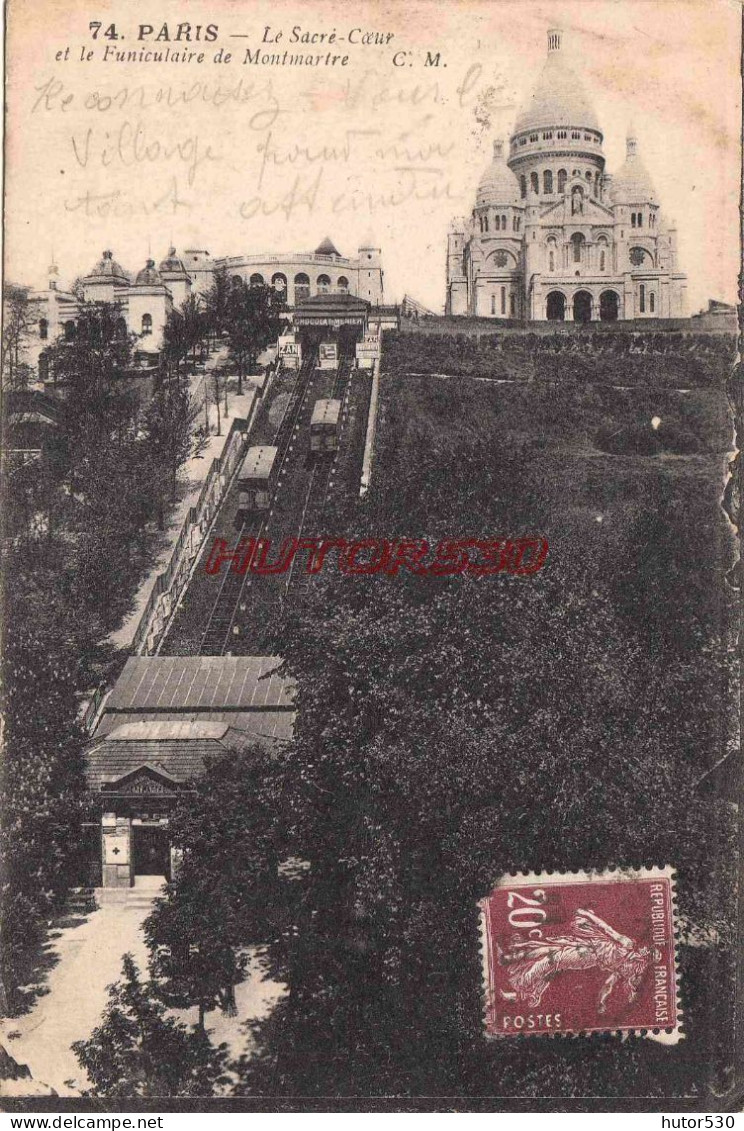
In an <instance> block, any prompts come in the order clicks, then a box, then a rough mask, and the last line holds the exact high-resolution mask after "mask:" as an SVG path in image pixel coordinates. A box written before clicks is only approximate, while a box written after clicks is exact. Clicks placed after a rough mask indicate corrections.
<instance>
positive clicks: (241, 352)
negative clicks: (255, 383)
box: [226, 281, 285, 396]
mask: <svg viewBox="0 0 744 1131" xmlns="http://www.w3.org/2000/svg"><path fill="white" fill-rule="evenodd" d="M284 309H285V304H284V299H283V297H282V296H281V295H280V294H279V293H278V292H277V291H276V290H275V289H274V288H273V287H268V286H266V285H264V284H261V285H260V286H248V285H247V284H246V283H244V282H243V281H240V282H239V283H236V285H235V286H233V287H231V289H230V294H229V297H228V300H227V311H226V330H227V339H228V345H229V350H230V357H231V360H232V361H233V362H234V363H235V365H237V368H238V396H242V394H243V378H244V377H245V375H246V373H247V372H248V371H249V370H250V369H252V368H253V366H254V365H255V362H256V358H257V357H258V355H259V354H260V353H261V351H262V350H264V349H265V348H266V346H268V345H269V344H270V343H271V342H274V341H276V339H277V338H278V337H279V334H280V333H281V331H282V328H283V326H284V324H285V321H284V319H283V318H282V312H283V311H284Z"/></svg>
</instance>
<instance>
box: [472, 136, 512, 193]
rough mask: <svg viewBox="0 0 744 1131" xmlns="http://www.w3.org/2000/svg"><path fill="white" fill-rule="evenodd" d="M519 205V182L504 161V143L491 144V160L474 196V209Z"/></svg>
mask: <svg viewBox="0 0 744 1131" xmlns="http://www.w3.org/2000/svg"><path fill="white" fill-rule="evenodd" d="M519 203H520V196H519V181H518V180H517V178H516V177H515V175H514V173H512V171H511V169H510V168H509V166H508V165H507V164H506V161H505V160H504V143H503V142H502V141H495V142H494V143H493V159H492V161H491V164H490V165H489V166H488V168H487V169H486V170H485V172H484V174H483V176H482V177H481V179H480V183H479V185H478V191H477V193H476V196H475V205H476V208H477V207H479V206H480V205H486V204H506V205H514V204H519Z"/></svg>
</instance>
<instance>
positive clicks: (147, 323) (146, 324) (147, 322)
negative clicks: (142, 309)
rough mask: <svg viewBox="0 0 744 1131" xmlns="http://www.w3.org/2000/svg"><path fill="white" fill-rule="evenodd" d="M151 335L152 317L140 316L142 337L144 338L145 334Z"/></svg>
mask: <svg viewBox="0 0 744 1131" xmlns="http://www.w3.org/2000/svg"><path fill="white" fill-rule="evenodd" d="M151 333H152V315H151V314H143V315H142V337H143V338H144V337H145V336H146V335H147V334H151Z"/></svg>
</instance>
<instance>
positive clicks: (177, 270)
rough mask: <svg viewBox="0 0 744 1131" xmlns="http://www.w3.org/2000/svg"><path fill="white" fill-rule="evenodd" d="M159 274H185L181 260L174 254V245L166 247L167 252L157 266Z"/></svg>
mask: <svg viewBox="0 0 744 1131" xmlns="http://www.w3.org/2000/svg"><path fill="white" fill-rule="evenodd" d="M158 271H160V273H161V275H186V274H187V271H186V268H185V267H184V265H183V260H182V259H179V257H178V256H177V255H176V249H175V248H174V247H170V248H168V254H167V256H166V258H165V259H164V260H163V262H162V263H161V264H160V266H159V267H158Z"/></svg>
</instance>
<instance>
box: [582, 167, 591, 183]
mask: <svg viewBox="0 0 744 1131" xmlns="http://www.w3.org/2000/svg"><path fill="white" fill-rule="evenodd" d="M584 177H585V179H586V180H587V181H591V179H592V174H591V170H590V169H587V171H586V172H585V173H584Z"/></svg>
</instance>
